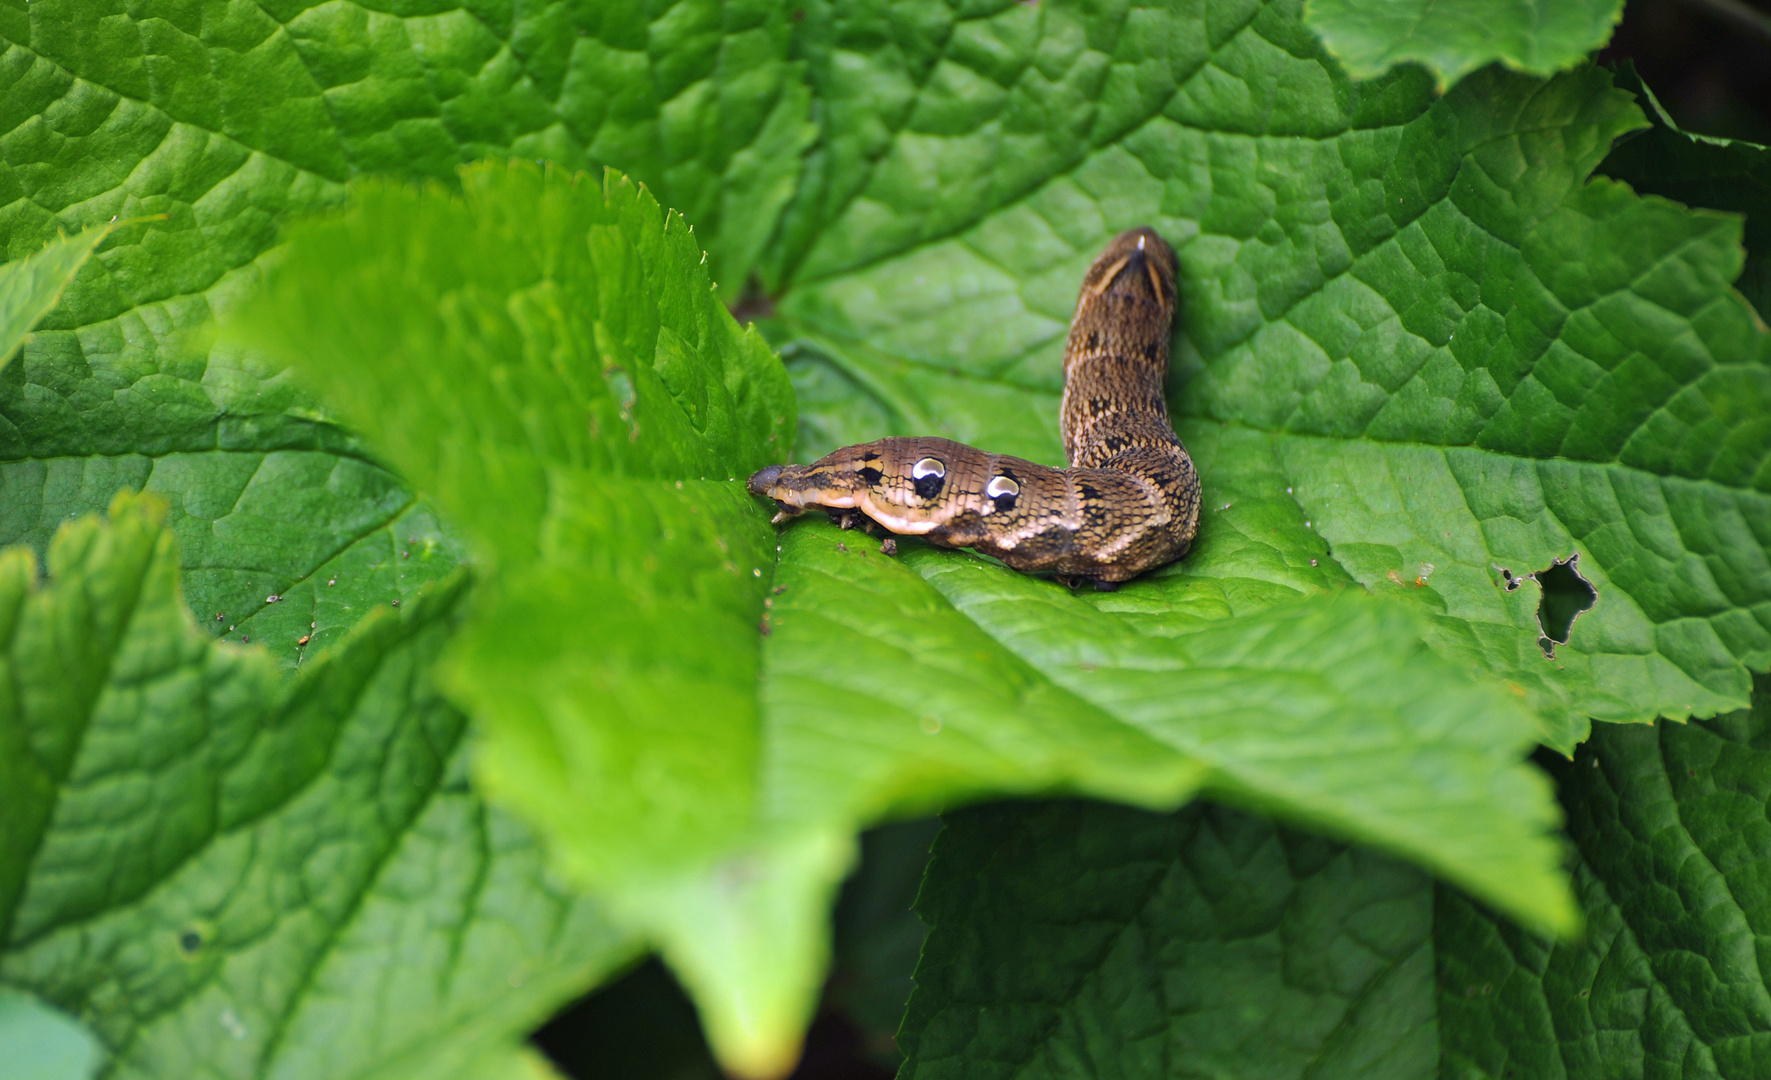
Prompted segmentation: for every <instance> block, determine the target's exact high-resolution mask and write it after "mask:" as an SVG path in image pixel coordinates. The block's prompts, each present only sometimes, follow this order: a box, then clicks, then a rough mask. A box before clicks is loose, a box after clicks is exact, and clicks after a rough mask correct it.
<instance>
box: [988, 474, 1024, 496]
mask: <svg viewBox="0 0 1771 1080" xmlns="http://www.w3.org/2000/svg"><path fill="white" fill-rule="evenodd" d="M1020 493H1021V485H1019V484H1017V483H1015V482H1014V481H1013V480H1010V479H1009V478H1008V477H1006V476H993V477H991V478H990V482H989V483H988V484H985V485H984V494H986V495H988V496H990V497H991V498H992V499H1000V498H1002V497H1003V496H1004V495H1019V494H1020Z"/></svg>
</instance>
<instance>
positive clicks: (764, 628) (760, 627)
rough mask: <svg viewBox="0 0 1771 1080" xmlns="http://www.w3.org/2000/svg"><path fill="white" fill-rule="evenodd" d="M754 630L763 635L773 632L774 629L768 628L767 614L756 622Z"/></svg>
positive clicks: (766, 635)
mask: <svg viewBox="0 0 1771 1080" xmlns="http://www.w3.org/2000/svg"><path fill="white" fill-rule="evenodd" d="M756 632H757V633H759V634H761V635H762V636H763V637H768V636H769V635H770V634H772V633H774V632H775V631H774V630H772V629H770V628H769V620H768V617H767V616H764V617H763V620H762V621H761V622H759V623H757V624H756Z"/></svg>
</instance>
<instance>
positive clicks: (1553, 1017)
mask: <svg viewBox="0 0 1771 1080" xmlns="http://www.w3.org/2000/svg"><path fill="white" fill-rule="evenodd" d="M1767 689H1768V688H1767V687H1766V685H1765V681H1764V680H1763V679H1761V680H1760V684H1759V692H1758V693H1756V694H1755V695H1754V703H1753V706H1752V708H1751V709H1748V710H1742V711H1739V712H1735V713H1731V714H1729V715H1727V716H1723V717H1717V718H1716V719H1714V720H1709V721H1704V722H1701V723H1693V724H1689V725H1682V724H1668V723H1662V724H1658V725H1656V726H1655V727H1653V728H1616V727H1609V726H1607V727H1604V728H1601V729H1599V730H1597V731H1595V732H1594V735H1593V739H1592V741H1591V742H1589V743H1588V744H1587V745H1585V746H1583V747H1581V749H1580V752H1579V753H1578V754H1577V755H1575V758H1574V760H1573V761H1572V762H1561V763H1558V764H1557V765H1556V773H1557V779H1558V781H1559V783H1560V786H1561V790H1562V802H1563V804H1564V805H1565V806H1566V807H1567V809H1568V825H1569V833H1570V835H1571V836H1572V837H1573V838H1574V841H1575V843H1576V844H1577V845H1578V847H1579V851H1580V857H1581V862H1580V866H1579V868H1578V869H1577V871H1576V873H1575V887H1576V889H1577V891H1578V892H1579V894H1580V899H1581V904H1582V906H1583V907H1584V908H1585V909H1586V912H1587V926H1588V932H1587V935H1586V938H1585V939H1584V940H1582V941H1579V942H1563V943H1552V942H1549V941H1546V940H1543V939H1542V938H1539V937H1537V936H1535V935H1532V934H1529V933H1526V932H1524V931H1521V930H1520V929H1519V928H1518V927H1516V926H1514V925H1512V924H1510V923H1508V922H1507V921H1506V920H1505V919H1501V918H1498V917H1496V916H1495V915H1494V914H1493V913H1492V912H1490V911H1487V910H1486V909H1484V908H1483V907H1481V906H1480V905H1477V904H1472V903H1471V902H1470V901H1469V900H1468V899H1466V898H1464V897H1461V896H1458V895H1456V894H1455V893H1451V892H1441V894H1440V896H1439V898H1438V900H1437V902H1436V904H1435V911H1436V914H1435V917H1434V922H1435V931H1434V935H1435V940H1436V942H1437V951H1438V969H1439V980H1438V985H1439V1017H1440V1030H1441V1032H1442V1033H1443V1038H1444V1060H1445V1073H1444V1075H1446V1076H1450V1077H1460V1078H1461V1077H1494V1078H1496V1080H1498V1078H1500V1077H1504V1076H1507V1075H1509V1074H1510V1075H1513V1076H1516V1077H1521V1078H1524V1077H1547V1076H1591V1075H1606V1076H1618V1077H1648V1076H1656V1075H1665V1074H1667V1073H1669V1072H1672V1073H1679V1074H1681V1075H1686V1076H1715V1077H1747V1076H1757V1075H1760V1074H1761V1073H1762V1072H1763V1071H1764V1068H1765V1060H1766V1056H1767V1055H1768V1054H1771V971H1767V966H1766V959H1765V958H1766V951H1765V947H1766V943H1767V942H1768V941H1771V890H1767V888H1766V881H1767V880H1768V879H1771V826H1768V825H1767V809H1768V808H1771V694H1768V693H1766V690H1767Z"/></svg>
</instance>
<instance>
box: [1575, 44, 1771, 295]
mask: <svg viewBox="0 0 1771 1080" xmlns="http://www.w3.org/2000/svg"><path fill="white" fill-rule="evenodd" d="M1617 85H1618V86H1619V87H1621V88H1622V89H1625V90H1628V91H1629V92H1630V93H1632V94H1634V95H1636V101H1637V103H1638V104H1639V105H1641V107H1642V111H1643V112H1645V113H1647V115H1648V121H1649V128H1648V130H1647V131H1645V132H1642V133H1641V134H1640V135H1635V136H1631V137H1630V138H1628V139H1626V140H1624V141H1622V142H1620V143H1619V144H1618V145H1617V146H1615V147H1613V148H1612V151H1611V153H1610V154H1608V155H1606V157H1605V160H1604V161H1603V162H1601V163H1600V165H1599V171H1600V172H1601V173H1604V174H1605V175H1606V176H1610V177H1614V178H1616V179H1618V180H1622V181H1623V182H1624V183H1626V184H1629V185H1630V186H1631V187H1633V188H1635V189H1636V190H1637V191H1639V192H1641V193H1643V194H1644V195H1646V194H1654V195H1664V196H1666V197H1667V198H1669V199H1677V200H1678V201H1679V202H1682V203H1686V204H1687V205H1690V206H1701V207H1704V208H1706V209H1710V210H1732V211H1736V212H1738V213H1742V214H1745V215H1746V229H1745V232H1744V233H1743V234H1742V236H1741V239H1742V241H1743V242H1744V243H1745V244H1746V264H1745V266H1744V267H1743V269H1742V270H1741V273H1740V278H1739V280H1738V281H1737V283H1736V284H1737V286H1738V287H1739V289H1740V291H1741V292H1742V293H1744V294H1745V295H1746V298H1747V299H1748V300H1751V301H1752V302H1753V305H1754V306H1755V307H1756V308H1757V309H1758V311H1759V314H1760V315H1761V316H1763V315H1764V314H1765V313H1766V311H1768V310H1771V147H1764V146H1755V145H1754V144H1752V143H1748V142H1741V141H1739V140H1736V139H1716V138H1710V137H1707V136H1702V135H1692V134H1689V133H1687V132H1684V131H1681V130H1679V126H1678V125H1677V124H1675V123H1673V120H1672V117H1670V116H1668V115H1667V114H1666V110H1665V109H1664V108H1663V107H1662V106H1661V104H1660V101H1659V100H1658V99H1656V98H1655V96H1654V92H1653V91H1652V90H1651V89H1649V88H1648V86H1647V85H1646V84H1645V83H1643V82H1642V79H1641V76H1639V75H1637V74H1636V71H1635V67H1634V65H1631V64H1629V63H1627V62H1626V63H1625V64H1624V66H1623V67H1622V68H1621V69H1620V70H1619V72H1618V75H1617Z"/></svg>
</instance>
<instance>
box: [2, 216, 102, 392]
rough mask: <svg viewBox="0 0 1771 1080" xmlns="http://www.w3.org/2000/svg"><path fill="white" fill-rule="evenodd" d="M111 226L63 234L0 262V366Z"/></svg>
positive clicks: (53, 305)
mask: <svg viewBox="0 0 1771 1080" xmlns="http://www.w3.org/2000/svg"><path fill="white" fill-rule="evenodd" d="M110 233H111V230H110V229H109V228H108V227H105V226H98V227H96V228H91V229H88V230H86V231H85V232H83V233H81V234H80V235H78V236H63V237H60V238H58V239H55V240H52V241H50V242H49V243H47V244H45V245H44V246H43V250H42V251H39V252H37V253H36V254H34V255H28V256H26V257H25V258H22V259H17V260H15V261H13V262H9V263H6V264H5V265H4V266H0V367H5V366H6V363H7V361H9V360H11V359H12V357H13V355H14V354H15V353H17V352H18V347H19V346H20V345H22V344H24V342H25V336H26V335H27V334H29V333H30V332H31V327H33V326H36V325H37V321H38V320H39V319H41V318H43V316H45V315H47V314H49V312H50V309H52V308H54V307H55V305H56V304H57V303H58V302H59V301H60V300H61V294H62V290H63V289H65V288H67V287H68V282H70V281H72V280H73V279H74V275H75V274H77V273H79V272H80V267H82V266H84V265H85V264H86V260H87V259H88V258H90V257H91V255H92V249H93V248H95V247H97V246H98V245H99V244H100V243H101V242H103V240H104V238H105V237H107V236H109V235H110Z"/></svg>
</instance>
